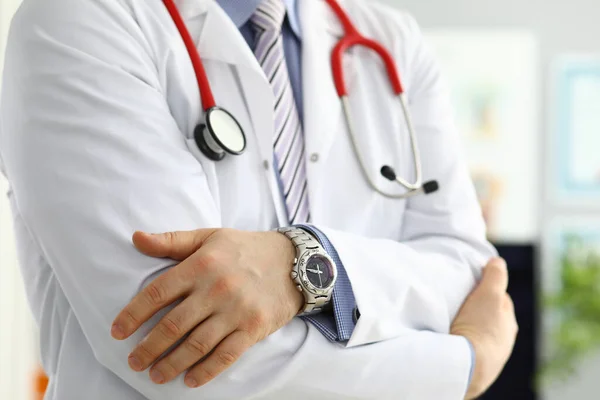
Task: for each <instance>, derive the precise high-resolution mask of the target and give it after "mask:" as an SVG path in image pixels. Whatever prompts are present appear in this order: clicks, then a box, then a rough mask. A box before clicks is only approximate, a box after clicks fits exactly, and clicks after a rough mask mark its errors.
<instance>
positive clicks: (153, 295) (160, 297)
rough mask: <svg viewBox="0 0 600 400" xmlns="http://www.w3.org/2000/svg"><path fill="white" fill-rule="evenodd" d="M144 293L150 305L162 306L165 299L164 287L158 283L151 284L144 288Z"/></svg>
mask: <svg viewBox="0 0 600 400" xmlns="http://www.w3.org/2000/svg"><path fill="white" fill-rule="evenodd" d="M145 293H146V297H147V299H148V302H149V303H150V304H152V305H162V304H163V303H164V302H165V299H166V297H167V294H166V290H165V287H164V286H163V285H162V284H161V283H160V282H152V283H151V284H150V285H148V286H147V287H146V290H145Z"/></svg>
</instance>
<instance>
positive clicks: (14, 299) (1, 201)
mask: <svg viewBox="0 0 600 400" xmlns="http://www.w3.org/2000/svg"><path fill="white" fill-rule="evenodd" d="M19 1H20V0H0V72H1V65H3V64H4V63H3V61H2V59H3V57H2V55H3V54H4V45H5V40H6V32H7V30H8V23H9V20H10V18H11V16H12V14H13V12H14V10H15V9H16V7H17V6H18V3H19ZM0 75H1V74H0ZM7 190H8V183H7V182H6V181H5V180H4V178H3V177H0V323H1V326H0V399H2V400H4V399H6V400H9V399H10V400H26V399H30V398H31V397H30V390H31V387H32V378H33V373H34V371H35V367H36V364H37V351H36V349H37V346H36V344H35V339H34V338H35V329H36V328H35V325H34V323H33V322H32V318H31V313H30V310H29V307H28V305H27V302H26V300H25V294H24V289H23V282H22V280H21V275H20V272H19V268H18V265H17V257H16V252H15V245H14V237H13V229H12V217H11V214H10V208H9V205H8V200H7V198H6V192H7Z"/></svg>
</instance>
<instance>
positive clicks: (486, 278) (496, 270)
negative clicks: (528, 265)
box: [479, 258, 508, 293]
mask: <svg viewBox="0 0 600 400" xmlns="http://www.w3.org/2000/svg"><path fill="white" fill-rule="evenodd" d="M479 288H481V289H482V290H486V291H493V292H496V293H505V292H506V290H507V289H508V269H507V268H506V261H504V259H502V258H492V259H491V260H490V261H489V262H488V263H487V265H486V266H485V268H484V269H483V276H482V278H481V282H479Z"/></svg>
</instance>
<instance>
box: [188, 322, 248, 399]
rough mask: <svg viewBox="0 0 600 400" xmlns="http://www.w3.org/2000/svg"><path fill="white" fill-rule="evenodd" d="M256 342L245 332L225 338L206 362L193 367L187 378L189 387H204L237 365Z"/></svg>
mask: <svg viewBox="0 0 600 400" xmlns="http://www.w3.org/2000/svg"><path fill="white" fill-rule="evenodd" d="M255 343H256V341H254V340H252V338H251V337H250V335H249V334H248V333H246V332H243V331H235V332H233V333H232V334H230V335H229V336H227V337H226V338H225V340H223V341H222V342H221V343H220V344H219V345H218V346H217V348H216V349H215V351H214V352H213V353H212V354H211V355H210V356H209V357H208V358H207V359H206V360H204V361H202V362H200V363H199V364H198V365H196V366H195V367H193V368H192V369H191V370H190V371H189V372H188V373H187V375H186V377H185V384H186V385H187V386H189V387H192V388H194V387H198V386H202V385H204V384H206V383H208V382H209V381H211V380H213V379H214V378H216V377H217V376H218V375H219V374H220V373H222V372H223V371H225V370H226V369H227V368H229V367H230V366H231V365H232V364H233V363H235V362H236V361H237V360H238V359H239V358H240V357H241V355H242V354H243V353H244V352H245V351H246V350H248V349H249V348H250V346H252V345H253V344H255Z"/></svg>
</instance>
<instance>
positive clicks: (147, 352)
mask: <svg viewBox="0 0 600 400" xmlns="http://www.w3.org/2000/svg"><path fill="white" fill-rule="evenodd" d="M136 355H137V356H139V357H140V359H141V360H140V361H142V363H144V364H147V363H149V362H151V361H152V360H154V359H155V358H156V353H155V352H154V350H153V349H152V347H151V346H148V343H147V342H146V341H142V342H141V343H140V344H139V346H138V348H137V351H136Z"/></svg>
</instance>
